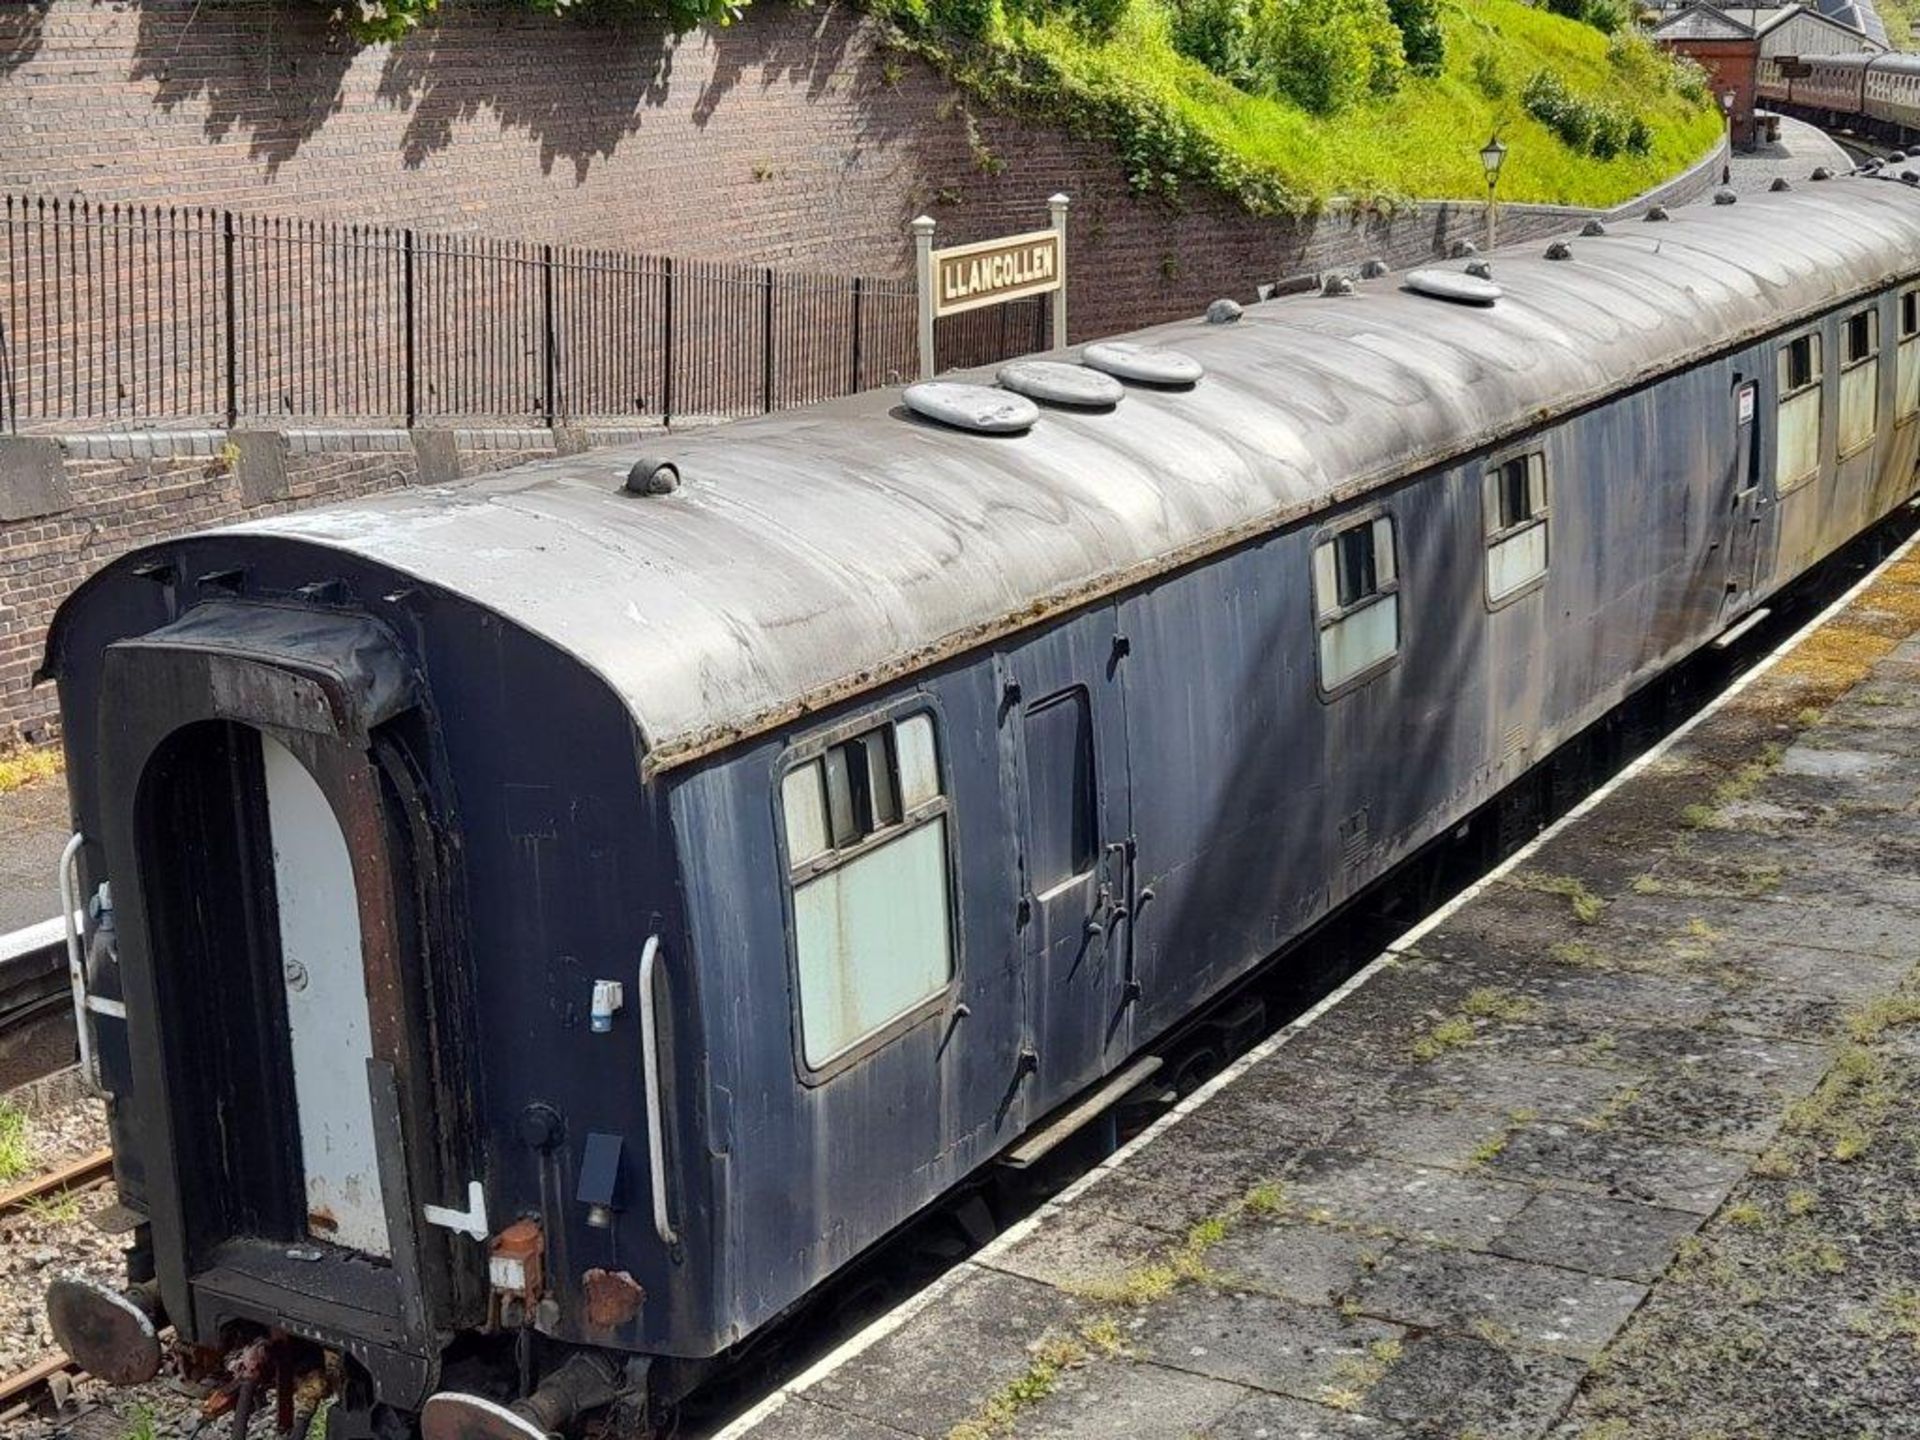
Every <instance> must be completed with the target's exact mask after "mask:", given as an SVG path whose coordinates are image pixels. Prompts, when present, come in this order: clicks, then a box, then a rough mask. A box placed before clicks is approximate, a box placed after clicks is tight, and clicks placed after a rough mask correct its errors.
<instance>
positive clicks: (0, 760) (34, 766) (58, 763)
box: [0, 746, 67, 795]
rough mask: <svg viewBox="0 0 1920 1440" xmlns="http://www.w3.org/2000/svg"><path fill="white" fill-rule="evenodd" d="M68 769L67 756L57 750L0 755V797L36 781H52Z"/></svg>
mask: <svg viewBox="0 0 1920 1440" xmlns="http://www.w3.org/2000/svg"><path fill="white" fill-rule="evenodd" d="M66 768H67V763H66V756H65V755H64V753H63V752H61V751H60V750H58V749H56V748H50V747H45V746H42V747H37V748H22V749H19V750H11V751H8V752H7V753H6V754H4V755H0V795H5V794H6V793H7V792H8V791H9V790H18V789H21V788H22V787H23V786H27V785H31V784H33V782H34V781H36V780H46V779H50V778H51V777H53V776H55V775H58V774H59V773H60V772H61V771H63V770H65V769H66Z"/></svg>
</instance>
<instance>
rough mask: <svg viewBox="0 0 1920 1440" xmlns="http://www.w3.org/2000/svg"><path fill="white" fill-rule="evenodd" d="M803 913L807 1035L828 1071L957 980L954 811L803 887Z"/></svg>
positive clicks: (799, 900) (800, 935)
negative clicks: (950, 879) (952, 916)
mask: <svg viewBox="0 0 1920 1440" xmlns="http://www.w3.org/2000/svg"><path fill="white" fill-rule="evenodd" d="M793 911H794V933H795V939H796V948H797V950H798V955H799V970H800V1031H801V1040H802V1045H803V1049H804V1053H805V1056H806V1062H807V1065H808V1066H809V1067H810V1068H813V1069H818V1068H819V1067H820V1066H822V1065H824V1064H826V1063H827V1062H828V1061H830V1060H832V1059H833V1058H834V1057H835V1056H837V1055H841V1054H843V1053H845V1052H846V1051H848V1050H850V1049H852V1048H853V1047H854V1046H855V1045H858V1044H859V1043H860V1042H861V1041H862V1040H864V1039H866V1038H867V1037H868V1036H870V1035H873V1034H875V1033H876V1032H878V1031H880V1030H883V1029H885V1028H886V1027H887V1026H888V1025H889V1024H891V1023H892V1022H893V1021H895V1020H897V1019H899V1018H900V1017H901V1016H902V1015H905V1014H907V1013H908V1012H909V1011H911V1010H913V1009H914V1008H916V1007H917V1006H919V1005H921V1004H923V1003H924V1002H925V1001H927V1000H930V999H932V998H933V997H934V996H936V995H938V994H939V993H940V992H941V991H942V990H944V989H945V988H946V985H947V982H948V980H949V979H950V978H951V977H952V974H953V952H952V939H951V935H950V934H949V927H948V920H947V822H946V817H945V816H940V817H938V818H936V819H934V820H931V821H929V822H927V823H926V824H924V825H920V826H916V827H915V828H914V829H912V830H910V831H908V832H907V833H906V834H904V835H902V836H900V837H899V838H898V839H895V840H889V841H887V842H886V843H885V844H883V845H881V846H880V847H879V848H878V849H875V850H869V851H868V852H867V853H865V854H863V855H861V856H859V857H858V858H857V859H854V860H852V861H850V862H848V863H847V864H845V865H841V866H839V867H837V868H835V869H833V870H829V871H827V872H826V873H825V874H824V875H819V876H816V877H814V878H813V879H811V880H808V881H805V882H804V883H802V884H800V885H798V886H796V887H794V892H793Z"/></svg>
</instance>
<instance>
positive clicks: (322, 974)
mask: <svg viewBox="0 0 1920 1440" xmlns="http://www.w3.org/2000/svg"><path fill="white" fill-rule="evenodd" d="M260 752H261V758H262V760H263V761H264V763H265V768H266V777H267V819H268V824H269V827H270V829H271V831H272V834H273V883H274V892H275V896H276V899H277V902H278V906H279V913H280V957H281V963H282V967H283V971H284V975H283V979H284V983H285V985H286V994H287V1032H288V1039H289V1042H290V1045H291V1049H292V1053H293V1095H294V1104H295V1107H296V1109H297V1111H298V1119H299V1124H300V1158H301V1161H302V1162H303V1164H304V1166H305V1169H306V1178H307V1213H308V1215H309V1216H312V1215H315V1214H324V1215H331V1216H332V1217H333V1220H334V1224H333V1226H332V1227H331V1228H328V1227H327V1226H325V1225H315V1226H313V1227H312V1230H311V1233H312V1235H313V1236H314V1238H315V1239H318V1240H329V1241H332V1242H333V1243H334V1244H336V1245H344V1246H347V1247H348V1248H349V1249H353V1250H361V1251H365V1252H366V1253H367V1254H369V1255H381V1256H386V1255H391V1254H392V1253H393V1242H392V1238H391V1237H390V1235H389V1234H388V1232H387V1213H386V1207H385V1204H384V1202H383V1200H382V1197H381V1193H380V1161H379V1152H378V1150H377V1149H376V1148H375V1146H374V1141H373V1099H372V1096H371V1095H370V1094H369V1093H368V1090H367V1060H368V1058H369V1057H370V1056H371V1055H372V1054H373V1042H372V1039H371V1038H370V1028H369V1025H368V1020H367V979H366V969H365V966H364V964H363V961H362V957H361V953H360V911H359V905H358V900H357V896H356V892H355V888H354V883H353V866H352V862H351V860H350V858H349V856H348V853H347V839H346V836H345V835H344V834H342V833H341V830H340V822H339V821H338V820H337V819H335V818H334V814H333V807H332V806H331V805H329V804H328V803H327V797H326V796H325V795H324V794H322V793H321V790H320V786H319V784H318V783H317V782H316V781H315V780H314V778H313V776H311V775H310V774H308V773H307V767H306V766H304V765H302V764H301V763H300V761H299V760H297V759H296V758H295V757H294V755H293V753H292V752H291V751H290V750H288V749H287V748H286V747H285V746H284V745H282V744H280V742H279V741H277V740H275V739H273V738H272V737H271V736H267V735H263V736H261V737H260Z"/></svg>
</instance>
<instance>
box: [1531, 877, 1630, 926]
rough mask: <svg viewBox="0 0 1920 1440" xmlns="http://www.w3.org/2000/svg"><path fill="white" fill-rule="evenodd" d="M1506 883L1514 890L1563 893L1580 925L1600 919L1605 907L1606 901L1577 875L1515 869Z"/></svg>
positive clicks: (1547, 893) (1551, 893) (1552, 893)
mask: <svg viewBox="0 0 1920 1440" xmlns="http://www.w3.org/2000/svg"><path fill="white" fill-rule="evenodd" d="M1507 883H1508V884H1509V885H1511V886H1513V887H1514V888H1515V889H1516V890H1532V891H1535V892H1537V893H1539V894H1541V895H1563V896H1565V897H1566V901H1567V904H1568V905H1569V906H1571V907H1572V909H1573V918H1574V919H1575V920H1576V921H1578V922H1579V923H1580V924H1582V925H1592V924H1594V923H1595V922H1597V921H1598V920H1599V919H1600V912H1601V911H1602V910H1604V909H1606V908H1607V902H1606V901H1604V900H1602V899H1601V898H1600V897H1599V896H1598V895H1596V894H1594V893H1593V891H1591V890H1589V889H1588V888H1587V882H1586V881H1584V880H1582V879H1581V878H1580V877H1579V876H1578V875H1553V874H1549V873H1547V872H1546V871H1544V870H1516V871H1514V872H1513V874H1511V875H1509V876H1508V877H1507Z"/></svg>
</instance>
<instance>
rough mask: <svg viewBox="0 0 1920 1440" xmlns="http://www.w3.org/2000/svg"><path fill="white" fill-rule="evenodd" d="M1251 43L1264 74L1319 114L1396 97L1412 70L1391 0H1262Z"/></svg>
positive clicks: (1302, 105)
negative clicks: (1382, 97)
mask: <svg viewBox="0 0 1920 1440" xmlns="http://www.w3.org/2000/svg"><path fill="white" fill-rule="evenodd" d="M1253 46H1254V68H1255V70H1256V72H1257V73H1258V75H1259V77H1260V79H1261V80H1262V81H1264V82H1265V83H1266V85H1267V86H1269V87H1270V88H1271V89H1273V90H1274V91H1275V92H1276V93H1278V94H1281V95H1284V96H1286V97H1287V98H1288V99H1289V100H1291V101H1293V103H1294V104H1296V105H1298V106H1300V108H1301V109H1303V110H1307V111H1311V112H1312V113H1313V114H1316V115H1331V114H1334V113H1336V112H1338V111H1341V110H1345V109H1347V108H1348V107H1349V106H1351V105H1355V104H1357V103H1359V102H1360V101H1362V100H1364V99H1367V98H1368V97H1370V96H1377V95H1391V94H1392V93H1393V92H1394V91H1395V90H1397V89H1399V88H1400V79H1401V76H1402V75H1403V74H1404V73H1405V71H1406V68H1407V60H1406V52H1405V51H1404V50H1403V49H1402V47H1401V42H1400V30H1399V27H1398V26H1396V25H1395V24H1394V23H1393V15H1392V13H1391V12H1390V11H1389V10H1388V9H1387V0H1263V3H1262V4H1261V6H1260V8H1259V9H1258V11H1256V12H1255V14H1254V19H1253Z"/></svg>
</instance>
